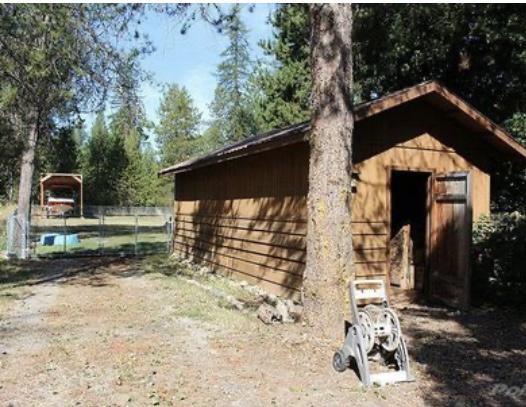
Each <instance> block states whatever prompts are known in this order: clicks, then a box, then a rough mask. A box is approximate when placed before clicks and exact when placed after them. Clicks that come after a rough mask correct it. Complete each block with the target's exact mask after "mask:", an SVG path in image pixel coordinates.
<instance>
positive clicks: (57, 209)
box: [40, 172, 84, 216]
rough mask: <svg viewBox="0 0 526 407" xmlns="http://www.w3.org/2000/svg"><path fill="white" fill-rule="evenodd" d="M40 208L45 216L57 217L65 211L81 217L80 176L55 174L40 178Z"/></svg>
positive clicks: (81, 192)
mask: <svg viewBox="0 0 526 407" xmlns="http://www.w3.org/2000/svg"><path fill="white" fill-rule="evenodd" d="M40 208H41V210H42V211H43V212H45V213H46V214H47V215H59V214H62V213H64V212H65V211H67V212H70V213H76V214H77V215H80V216H83V213H84V191H83V184H82V175H81V174H70V173H57V172H55V173H48V174H46V175H44V176H43V177H42V178H40Z"/></svg>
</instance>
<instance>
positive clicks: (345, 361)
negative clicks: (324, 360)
mask: <svg viewBox="0 0 526 407" xmlns="http://www.w3.org/2000/svg"><path fill="white" fill-rule="evenodd" d="M349 365H350V363H349V358H348V357H345V355H344V354H343V352H342V351H341V350H339V351H337V352H335V353H334V356H333V357H332V367H333V368H334V370H336V371H337V372H345V371H346V370H347V368H348V367H349Z"/></svg>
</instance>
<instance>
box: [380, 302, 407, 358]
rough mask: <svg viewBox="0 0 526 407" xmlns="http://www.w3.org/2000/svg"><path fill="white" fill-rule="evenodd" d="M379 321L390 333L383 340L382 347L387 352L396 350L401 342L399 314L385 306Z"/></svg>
mask: <svg viewBox="0 0 526 407" xmlns="http://www.w3.org/2000/svg"><path fill="white" fill-rule="evenodd" d="M379 323H380V324H381V325H383V326H384V327H385V329H386V331H387V332H388V335H387V336H386V337H385V338H384V339H383V340H382V348H384V350H385V351H387V352H394V351H395V350H396V349H397V348H398V345H399V344H400V338H401V336H402V330H401V328H400V321H399V320H398V316H397V315H396V314H395V312H394V311H393V310H392V309H391V308H385V309H384V310H383V311H382V315H381V316H380V320H379Z"/></svg>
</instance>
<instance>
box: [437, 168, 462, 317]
mask: <svg viewBox="0 0 526 407" xmlns="http://www.w3.org/2000/svg"><path fill="white" fill-rule="evenodd" d="M471 228H472V210H471V180H470V174H469V173H468V172H453V173H447V174H436V175H434V176H433V178H432V180H431V231H430V232H431V233H430V236H429V239H430V245H429V250H430V252H429V281H428V283H429V286H428V292H429V294H430V296H431V297H432V298H435V299H439V300H441V301H443V302H444V303H446V304H448V305H451V306H454V307H460V308H466V307H468V306H469V296H470V285H471V270H470V246H471Z"/></svg>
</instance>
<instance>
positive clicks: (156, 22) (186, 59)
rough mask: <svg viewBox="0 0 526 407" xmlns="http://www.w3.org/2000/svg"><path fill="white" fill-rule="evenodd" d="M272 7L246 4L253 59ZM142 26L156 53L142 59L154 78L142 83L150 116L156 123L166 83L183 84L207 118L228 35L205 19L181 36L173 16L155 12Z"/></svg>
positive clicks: (268, 30) (258, 53)
mask: <svg viewBox="0 0 526 407" xmlns="http://www.w3.org/2000/svg"><path fill="white" fill-rule="evenodd" d="M223 7H229V6H228V5H224V6H223ZM273 7H274V5H273V4H257V5H256V6H255V8H254V10H253V11H252V12H250V11H249V10H248V7H247V6H244V7H243V13H242V18H243V22H244V23H245V25H246V26H247V28H248V30H249V43H250V48H251V54H252V59H256V58H259V57H262V56H263V55H262V52H261V49H260V47H258V45H257V43H258V41H259V40H261V39H267V38H270V36H271V34H272V29H271V26H270V25H269V24H267V18H268V16H269V14H270V12H271V10H272V9H273ZM141 27H142V32H144V33H147V34H148V36H149V38H150V40H151V41H152V42H153V44H154V46H155V48H156V51H155V52H154V53H152V54H150V55H147V56H145V57H144V58H143V60H142V66H143V68H144V69H145V70H147V71H148V72H150V73H151V74H152V78H153V83H143V85H142V86H141V96H142V99H143V102H144V106H145V109H146V114H147V117H148V119H149V120H151V121H153V122H157V119H158V115H157V110H158V107H159V102H160V98H161V94H162V85H163V84H166V83H178V84H179V85H184V86H185V87H186V88H187V89H188V91H189V92H190V94H191V96H192V98H193V99H194V102H195V105H196V106H197V107H198V108H199V110H201V112H202V113H203V119H205V120H206V119H208V118H209V116H208V105H209V103H210V102H211V101H212V98H213V96H214V89H215V86H216V78H215V76H214V72H215V70H216V67H217V65H218V64H219V62H220V53H221V52H222V51H223V50H224V49H225V47H226V46H227V44H228V41H227V38H226V37H225V36H224V35H222V34H219V33H218V32H217V30H216V29H215V28H214V27H212V26H211V25H210V24H208V23H205V22H203V21H196V22H195V23H194V25H193V26H192V27H191V28H190V30H189V31H188V32H187V33H186V34H184V35H182V34H180V28H181V27H180V26H178V25H176V24H175V23H174V19H173V18H170V17H168V16H165V15H160V14H157V13H152V12H149V13H148V14H147V16H146V19H145V20H144V21H143V23H142V24H141ZM93 119H94V115H89V116H88V117H87V122H86V129H87V130H88V131H89V129H90V126H91V123H92V121H93Z"/></svg>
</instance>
